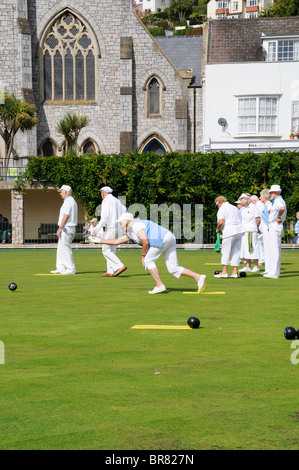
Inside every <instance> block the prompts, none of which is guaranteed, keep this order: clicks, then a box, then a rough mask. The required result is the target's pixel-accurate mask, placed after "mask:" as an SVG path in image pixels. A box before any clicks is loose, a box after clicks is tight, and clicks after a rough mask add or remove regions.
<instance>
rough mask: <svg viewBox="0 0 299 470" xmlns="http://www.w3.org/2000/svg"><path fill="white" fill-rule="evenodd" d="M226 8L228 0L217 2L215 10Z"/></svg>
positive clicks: (218, 0)
mask: <svg viewBox="0 0 299 470" xmlns="http://www.w3.org/2000/svg"><path fill="white" fill-rule="evenodd" d="M222 8H228V0H217V10H221V9H222Z"/></svg>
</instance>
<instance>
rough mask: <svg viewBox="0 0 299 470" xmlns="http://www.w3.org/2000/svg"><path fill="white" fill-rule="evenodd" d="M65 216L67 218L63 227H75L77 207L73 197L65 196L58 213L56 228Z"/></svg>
mask: <svg viewBox="0 0 299 470" xmlns="http://www.w3.org/2000/svg"><path fill="white" fill-rule="evenodd" d="M65 214H67V215H68V216H69V217H68V219H67V221H66V224H65V227H75V226H76V225H77V224H78V205H77V203H76V201H75V199H74V198H73V196H67V197H66V198H65V199H64V200H63V204H62V206H61V208H60V212H59V219H58V226H59V225H60V224H61V221H62V219H63V216H64V215H65Z"/></svg>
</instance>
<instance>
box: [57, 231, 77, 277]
mask: <svg viewBox="0 0 299 470" xmlns="http://www.w3.org/2000/svg"><path fill="white" fill-rule="evenodd" d="M75 233H76V227H66V232H65V231H63V230H62V231H61V235H60V237H59V238H58V245H57V253H56V269H57V270H58V271H60V272H64V271H66V270H68V271H72V272H74V273H75V272H76V267H75V263H74V258H73V253H72V248H71V243H72V241H73V240H74V238H75Z"/></svg>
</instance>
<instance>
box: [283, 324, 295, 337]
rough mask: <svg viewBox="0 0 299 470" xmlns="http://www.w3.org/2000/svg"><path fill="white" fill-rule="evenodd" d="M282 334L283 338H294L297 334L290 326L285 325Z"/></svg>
mask: <svg viewBox="0 0 299 470" xmlns="http://www.w3.org/2000/svg"><path fill="white" fill-rule="evenodd" d="M283 334H284V337H285V339H295V338H296V335H297V331H296V330H295V328H293V327H292V326H287V327H286V328H285V329H284V332H283Z"/></svg>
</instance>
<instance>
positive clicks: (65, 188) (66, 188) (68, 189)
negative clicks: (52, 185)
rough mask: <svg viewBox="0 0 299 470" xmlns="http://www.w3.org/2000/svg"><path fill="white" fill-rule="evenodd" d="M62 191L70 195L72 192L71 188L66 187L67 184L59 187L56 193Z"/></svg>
mask: <svg viewBox="0 0 299 470" xmlns="http://www.w3.org/2000/svg"><path fill="white" fill-rule="evenodd" d="M62 190H63V191H67V192H68V193H70V194H71V192H72V188H71V187H70V186H68V185H67V184H63V185H62V186H61V188H59V189H58V191H62Z"/></svg>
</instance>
